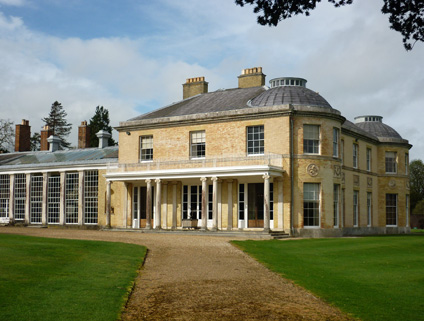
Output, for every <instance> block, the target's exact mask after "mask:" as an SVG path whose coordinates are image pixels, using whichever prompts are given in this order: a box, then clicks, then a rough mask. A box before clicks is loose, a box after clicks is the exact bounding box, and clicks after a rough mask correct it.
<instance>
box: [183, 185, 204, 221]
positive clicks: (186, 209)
mask: <svg viewBox="0 0 424 321" xmlns="http://www.w3.org/2000/svg"><path fill="white" fill-rule="evenodd" d="M183 219H192V220H200V219H202V186H200V185H192V186H188V185H184V186H183Z"/></svg>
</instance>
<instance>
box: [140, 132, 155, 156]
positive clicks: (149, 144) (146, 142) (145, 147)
mask: <svg viewBox="0 0 424 321" xmlns="http://www.w3.org/2000/svg"><path fill="white" fill-rule="evenodd" d="M140 160H141V161H151V160H153V136H152V135H149V136H140Z"/></svg>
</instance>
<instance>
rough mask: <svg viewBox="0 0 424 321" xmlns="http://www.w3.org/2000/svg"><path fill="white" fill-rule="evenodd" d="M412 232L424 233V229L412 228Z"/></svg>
mask: <svg viewBox="0 0 424 321" xmlns="http://www.w3.org/2000/svg"><path fill="white" fill-rule="evenodd" d="M411 232H412V233H414V234H415V233H416V234H423V233H424V230H421V229H411Z"/></svg>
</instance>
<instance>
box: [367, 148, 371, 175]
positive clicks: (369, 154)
mask: <svg viewBox="0 0 424 321" xmlns="http://www.w3.org/2000/svg"><path fill="white" fill-rule="evenodd" d="M367 171H369V172H370V171H371V148H367Z"/></svg>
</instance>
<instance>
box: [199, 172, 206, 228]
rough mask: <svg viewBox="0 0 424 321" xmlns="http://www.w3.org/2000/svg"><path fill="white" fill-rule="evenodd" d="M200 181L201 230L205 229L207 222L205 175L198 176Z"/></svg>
mask: <svg viewBox="0 0 424 321" xmlns="http://www.w3.org/2000/svg"><path fill="white" fill-rule="evenodd" d="M200 180H201V181H202V230H203V231H206V229H207V226H208V225H207V224H208V203H207V202H206V200H207V195H208V182H207V178H206V177H202V178H200Z"/></svg>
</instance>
